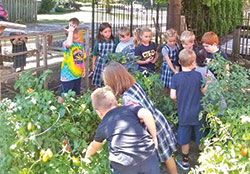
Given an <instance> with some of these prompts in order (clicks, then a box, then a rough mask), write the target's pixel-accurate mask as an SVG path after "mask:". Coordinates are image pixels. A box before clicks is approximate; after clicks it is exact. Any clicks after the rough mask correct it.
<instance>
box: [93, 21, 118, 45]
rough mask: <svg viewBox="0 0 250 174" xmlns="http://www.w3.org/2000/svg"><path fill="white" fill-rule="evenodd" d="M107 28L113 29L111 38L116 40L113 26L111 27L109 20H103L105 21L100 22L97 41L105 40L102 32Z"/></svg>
mask: <svg viewBox="0 0 250 174" xmlns="http://www.w3.org/2000/svg"><path fill="white" fill-rule="evenodd" d="M106 28H110V29H111V36H110V39H111V40H114V36H113V34H112V27H111V25H110V24H109V23H107V22H103V23H101V24H100V26H99V29H98V33H97V36H96V40H97V42H101V41H102V40H104V38H103V36H102V35H101V32H103V30H105V29H106Z"/></svg>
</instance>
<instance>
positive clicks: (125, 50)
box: [115, 27, 135, 69]
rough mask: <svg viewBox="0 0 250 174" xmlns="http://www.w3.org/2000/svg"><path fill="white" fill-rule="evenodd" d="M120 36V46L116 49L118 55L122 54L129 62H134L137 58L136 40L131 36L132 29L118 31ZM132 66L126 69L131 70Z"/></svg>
mask: <svg viewBox="0 0 250 174" xmlns="http://www.w3.org/2000/svg"><path fill="white" fill-rule="evenodd" d="M118 35H119V40H120V42H119V44H118V45H117V47H116V50H115V52H116V53H122V54H123V55H125V56H126V57H127V58H128V59H129V61H131V60H133V62H134V57H135V47H134V42H133V41H134V39H133V37H131V36H130V29H129V28H128V27H121V28H120V29H119V31H118ZM131 66H132V65H131V64H127V65H126V66H125V67H126V69H129V68H130V67H131Z"/></svg>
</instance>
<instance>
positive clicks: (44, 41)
mask: <svg viewBox="0 0 250 174" xmlns="http://www.w3.org/2000/svg"><path fill="white" fill-rule="evenodd" d="M43 66H44V69H45V70H46V69H48V59H47V34H45V35H43ZM44 89H48V81H47V80H45V83H44Z"/></svg>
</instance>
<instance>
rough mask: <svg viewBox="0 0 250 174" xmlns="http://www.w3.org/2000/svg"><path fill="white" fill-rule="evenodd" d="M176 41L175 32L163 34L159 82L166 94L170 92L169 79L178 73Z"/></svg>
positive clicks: (177, 47) (172, 30)
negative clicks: (163, 43)
mask: <svg viewBox="0 0 250 174" xmlns="http://www.w3.org/2000/svg"><path fill="white" fill-rule="evenodd" d="M177 39H178V35H177V32H176V31H175V30H174V29H169V30H167V31H166V32H165V33H164V40H165V41H166V44H165V45H164V46H163V48H162V51H161V52H162V56H163V63H162V67H161V81H162V83H163V86H164V87H165V91H166V92H167V93H169V92H170V85H171V79H172V77H173V75H174V74H176V73H177V72H178V71H179V67H178V50H179V46H178V44H177V43H176V41H177Z"/></svg>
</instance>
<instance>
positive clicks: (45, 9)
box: [39, 0, 56, 14]
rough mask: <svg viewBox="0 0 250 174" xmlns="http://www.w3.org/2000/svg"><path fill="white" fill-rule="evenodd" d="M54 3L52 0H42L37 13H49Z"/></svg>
mask: <svg viewBox="0 0 250 174" xmlns="http://www.w3.org/2000/svg"><path fill="white" fill-rule="evenodd" d="M55 4H56V2H55V1H54V0H42V4H41V9H40V10H39V13H40V14H45V13H49V12H50V11H51V10H52V9H53V7H54V6H55Z"/></svg>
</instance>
